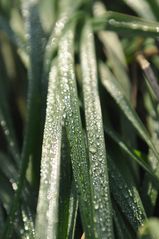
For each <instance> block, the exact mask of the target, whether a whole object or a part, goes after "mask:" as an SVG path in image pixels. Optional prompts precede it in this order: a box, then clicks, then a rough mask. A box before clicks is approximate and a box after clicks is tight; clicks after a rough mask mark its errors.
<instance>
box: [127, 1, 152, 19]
mask: <svg viewBox="0 0 159 239" xmlns="http://www.w3.org/2000/svg"><path fill="white" fill-rule="evenodd" d="M123 2H125V3H126V4H127V5H128V6H129V7H130V8H132V9H133V10H134V11H135V12H136V13H137V14H138V15H139V16H141V17H143V18H145V19H148V20H155V19H156V17H155V15H154V13H153V11H152V9H151V7H150V5H149V4H148V2H147V1H146V0H133V1H131V0H123Z"/></svg>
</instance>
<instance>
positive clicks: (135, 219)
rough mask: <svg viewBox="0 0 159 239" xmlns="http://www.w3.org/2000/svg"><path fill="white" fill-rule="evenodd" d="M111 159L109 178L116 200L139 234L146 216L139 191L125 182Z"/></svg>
mask: <svg viewBox="0 0 159 239" xmlns="http://www.w3.org/2000/svg"><path fill="white" fill-rule="evenodd" d="M108 159H109V170H110V172H109V176H110V187H111V191H112V193H113V197H114V198H115V201H116V203H117V204H118V205H119V206H120V208H121V210H122V212H123V213H124V215H125V217H126V218H127V219H128V221H129V223H130V224H131V226H132V227H133V229H134V231H136V232H137V230H138V228H139V227H140V226H141V225H143V223H144V221H145V219H146V214H145V211H144V208H143V205H142V202H141V199H140V196H139V194H138V192H137V190H136V189H135V188H133V187H131V185H128V183H127V182H126V181H125V180H124V178H123V177H122V175H121V173H120V172H119V170H118V169H117V167H116V165H115V164H114V163H113V161H112V159H110V158H108Z"/></svg>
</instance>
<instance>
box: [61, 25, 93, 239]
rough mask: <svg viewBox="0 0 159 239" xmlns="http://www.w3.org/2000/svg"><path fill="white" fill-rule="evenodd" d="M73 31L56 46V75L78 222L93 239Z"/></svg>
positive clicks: (68, 32)
mask: <svg viewBox="0 0 159 239" xmlns="http://www.w3.org/2000/svg"><path fill="white" fill-rule="evenodd" d="M73 45H74V31H73V27H71V28H70V29H69V30H67V32H66V33H65V34H64V35H63V36H62V38H61V41H60V44H59V58H58V65H59V76H60V84H61V95H62V100H63V104H64V109H65V110H64V119H65V125H66V133H67V137H68V142H69V146H70V153H71V161H72V168H73V176H74V180H75V185H76V189H77V193H78V195H79V206H80V212H81V217H82V223H83V227H84V230H85V232H86V236H87V238H93V237H94V235H93V234H92V233H93V232H92V231H93V222H92V215H91V214H92V213H91V196H90V195H91V194H90V184H89V182H90V179H89V169H88V161H87V160H88V158H87V152H86V145H85V138H84V134H83V129H82V122H81V118H80V111H79V105H78V96H77V85H76V79H75V73H74V55H73V53H74V48H73Z"/></svg>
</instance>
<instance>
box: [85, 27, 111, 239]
mask: <svg viewBox="0 0 159 239" xmlns="http://www.w3.org/2000/svg"><path fill="white" fill-rule="evenodd" d="M81 64H82V75H83V94H84V107H85V117H86V133H87V138H88V150H89V165H90V181H91V193H92V200H93V208H92V209H93V220H94V230H95V237H94V238H111V239H112V238H113V227H112V211H111V202H110V193H109V180H108V171H107V170H108V169H107V161H106V151H105V142H104V133H103V126H102V114H101V106H100V100H99V95H98V82H97V69H96V61H95V49H94V39H93V33H92V31H91V27H90V25H87V26H86V27H85V28H84V30H83V38H82V43H81ZM106 235H107V236H106Z"/></svg>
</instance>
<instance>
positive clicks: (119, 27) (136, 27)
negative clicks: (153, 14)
mask: <svg viewBox="0 0 159 239" xmlns="http://www.w3.org/2000/svg"><path fill="white" fill-rule="evenodd" d="M92 24H93V28H94V30H104V29H106V30H111V31H115V32H118V33H120V34H124V35H126V34H127V35H129V36H130V35H131V36H132V35H141V36H147V37H158V32H159V24H158V23H157V22H155V21H154V22H151V21H146V20H144V19H142V18H138V17H134V16H130V15H126V14H122V13H117V12H111V11H108V12H107V13H106V14H103V16H100V17H96V18H94V19H93V20H92Z"/></svg>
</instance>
